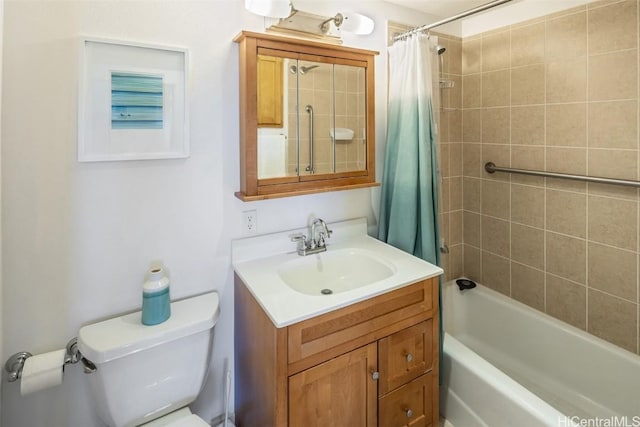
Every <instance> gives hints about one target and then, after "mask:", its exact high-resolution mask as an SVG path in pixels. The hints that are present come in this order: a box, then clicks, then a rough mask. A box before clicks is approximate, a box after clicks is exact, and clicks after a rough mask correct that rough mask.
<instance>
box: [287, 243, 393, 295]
mask: <svg viewBox="0 0 640 427" xmlns="http://www.w3.org/2000/svg"><path fill="white" fill-rule="evenodd" d="M395 271H396V268H395V267H394V266H393V265H392V264H389V263H387V262H385V261H384V260H382V259H380V258H379V257H377V256H375V255H374V254H372V253H368V252H367V251H362V250H356V249H339V250H335V251H331V252H322V253H320V254H316V255H308V256H305V257H301V258H297V259H294V260H291V261H287V262H285V263H284V264H282V265H281V266H280V267H279V268H278V275H279V276H280V278H281V279H282V280H283V281H284V283H285V284H286V285H287V286H289V287H290V288H291V289H293V290H295V291H297V292H300V293H303V294H307V295H331V294H336V293H340V292H345V291H350V290H352V289H356V288H359V287H361V286H366V285H370V284H372V283H375V282H379V281H381V280H384V279H386V278H388V277H391V276H392V275H393V274H394V273H395Z"/></svg>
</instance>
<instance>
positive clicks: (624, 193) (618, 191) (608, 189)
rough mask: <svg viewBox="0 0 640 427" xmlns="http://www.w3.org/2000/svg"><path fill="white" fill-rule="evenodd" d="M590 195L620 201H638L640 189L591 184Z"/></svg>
mask: <svg viewBox="0 0 640 427" xmlns="http://www.w3.org/2000/svg"><path fill="white" fill-rule="evenodd" d="M589 194H591V195H594V196H605V197H615V198H618V199H629V200H637V199H638V189H637V188H633V187H623V186H622V185H609V184H596V183H589Z"/></svg>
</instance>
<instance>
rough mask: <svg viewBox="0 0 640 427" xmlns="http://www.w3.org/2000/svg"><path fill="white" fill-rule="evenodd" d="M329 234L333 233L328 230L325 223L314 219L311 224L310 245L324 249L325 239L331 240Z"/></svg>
mask: <svg viewBox="0 0 640 427" xmlns="http://www.w3.org/2000/svg"><path fill="white" fill-rule="evenodd" d="M318 228H319V229H320V230H319V231H318ZM331 233H333V231H331V230H329V227H327V223H326V222H324V220H323V219H320V218H316V219H315V220H313V222H312V223H311V245H312V246H313V247H318V248H324V247H326V242H325V239H329V238H331Z"/></svg>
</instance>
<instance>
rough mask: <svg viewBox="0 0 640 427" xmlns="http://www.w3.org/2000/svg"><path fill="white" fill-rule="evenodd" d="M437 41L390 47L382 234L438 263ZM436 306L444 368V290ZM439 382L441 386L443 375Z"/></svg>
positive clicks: (420, 38) (418, 39)
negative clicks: (437, 308) (437, 307)
mask: <svg viewBox="0 0 640 427" xmlns="http://www.w3.org/2000/svg"><path fill="white" fill-rule="evenodd" d="M436 45H437V39H436V38H435V37H433V38H431V39H430V38H429V37H428V36H425V35H423V34H416V35H413V36H410V37H409V38H408V39H407V40H402V41H397V42H396V43H394V44H393V46H391V47H389V107H388V122H387V147H386V155H385V160H384V173H383V176H382V196H381V200H380V225H379V229H378V238H379V239H380V240H382V241H385V242H387V243H389V244H390V245H393V246H395V247H397V248H399V249H402V250H404V251H405V252H409V253H411V254H413V255H415V256H417V257H419V258H422V259H424V260H426V261H428V262H430V263H432V264H436V265H440V251H439V247H440V245H439V242H440V237H439V232H438V166H437V165H438V161H437V159H438V155H437V153H438V149H437V128H436V123H437V118H436V114H437V112H438V111H439V101H438V98H439V97H438V95H439V87H440V79H439V76H438V55H437V53H436ZM441 279H442V278H441V277H440V278H439V281H438V286H439V287H440V291H442V280H441ZM438 304H439V310H438V316H439V319H438V320H439V326H440V327H439V332H440V339H439V342H440V352H439V355H440V357H439V358H440V366H442V345H443V343H444V331H443V327H442V326H443V325H442V292H439V300H438ZM438 382H439V383H440V384H442V378H439V379H438Z"/></svg>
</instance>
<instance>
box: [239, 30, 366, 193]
mask: <svg viewBox="0 0 640 427" xmlns="http://www.w3.org/2000/svg"><path fill="white" fill-rule="evenodd" d="M235 41H236V42H237V43H239V44H240V95H241V96H240V98H241V99H240V157H241V158H240V167H241V177H240V181H241V191H239V192H237V193H236V195H237V196H238V197H239V198H241V199H243V200H259V199H264V198H273V197H284V196H289V195H296V194H308V193H313V192H320V191H332V190H339V189H345V188H356V187H363V186H372V185H378V184H377V183H376V182H375V170H374V153H375V146H374V145H375V140H374V138H373V134H374V129H375V128H374V114H373V112H374V109H373V99H374V98H373V87H374V81H373V76H374V73H373V57H374V55H375V54H377V52H372V51H364V50H360V49H353V48H345V47H342V46H333V45H325V44H323V43H318V42H314V41H313V42H312V41H306V40H299V39H290V38H286V37H278V36H272V35H266V34H255V33H248V32H243V33H241V34H240V35H239V36H238V37H236V39H235ZM368 101H370V102H368Z"/></svg>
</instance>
